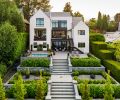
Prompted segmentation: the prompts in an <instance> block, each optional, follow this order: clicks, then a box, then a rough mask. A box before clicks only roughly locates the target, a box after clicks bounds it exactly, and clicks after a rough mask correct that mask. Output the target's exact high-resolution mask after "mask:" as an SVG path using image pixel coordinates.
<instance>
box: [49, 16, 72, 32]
mask: <svg viewBox="0 0 120 100" xmlns="http://www.w3.org/2000/svg"><path fill="white" fill-rule="evenodd" d="M51 20H67V30H70V29H72V17H52V18H51Z"/></svg>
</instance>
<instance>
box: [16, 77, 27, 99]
mask: <svg viewBox="0 0 120 100" xmlns="http://www.w3.org/2000/svg"><path fill="white" fill-rule="evenodd" d="M14 87H15V91H14V95H15V97H16V100H24V96H25V94H26V89H25V86H24V84H23V79H22V76H21V75H19V76H18V80H16V82H15V84H14Z"/></svg>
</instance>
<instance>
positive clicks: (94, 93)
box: [78, 84, 120, 99]
mask: <svg viewBox="0 0 120 100" xmlns="http://www.w3.org/2000/svg"><path fill="white" fill-rule="evenodd" d="M81 87H82V84H78V91H79V94H80V95H82V91H83V90H82V88H81ZM88 87H89V93H90V97H92V98H95V99H97V98H102V99H103V98H104V94H105V85H104V84H89V85H88ZM112 87H113V91H112V92H113V97H115V98H120V85H115V84H113V85H112Z"/></svg>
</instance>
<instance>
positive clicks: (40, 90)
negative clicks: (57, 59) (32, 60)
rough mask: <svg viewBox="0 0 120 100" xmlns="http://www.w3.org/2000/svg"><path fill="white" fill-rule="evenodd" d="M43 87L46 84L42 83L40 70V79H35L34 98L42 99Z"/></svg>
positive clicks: (43, 94)
mask: <svg viewBox="0 0 120 100" xmlns="http://www.w3.org/2000/svg"><path fill="white" fill-rule="evenodd" d="M45 87H46V85H45V84H44V83H43V78H42V72H40V79H39V80H38V81H37V89H36V100H44V96H45Z"/></svg>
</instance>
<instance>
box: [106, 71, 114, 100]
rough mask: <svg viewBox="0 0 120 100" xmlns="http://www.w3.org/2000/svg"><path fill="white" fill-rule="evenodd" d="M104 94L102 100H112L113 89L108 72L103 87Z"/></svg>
mask: <svg viewBox="0 0 120 100" xmlns="http://www.w3.org/2000/svg"><path fill="white" fill-rule="evenodd" d="M104 90H105V94H104V100H114V97H113V93H114V92H113V88H112V84H111V79H110V71H108V74H107V80H106V83H105V86H104Z"/></svg>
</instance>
